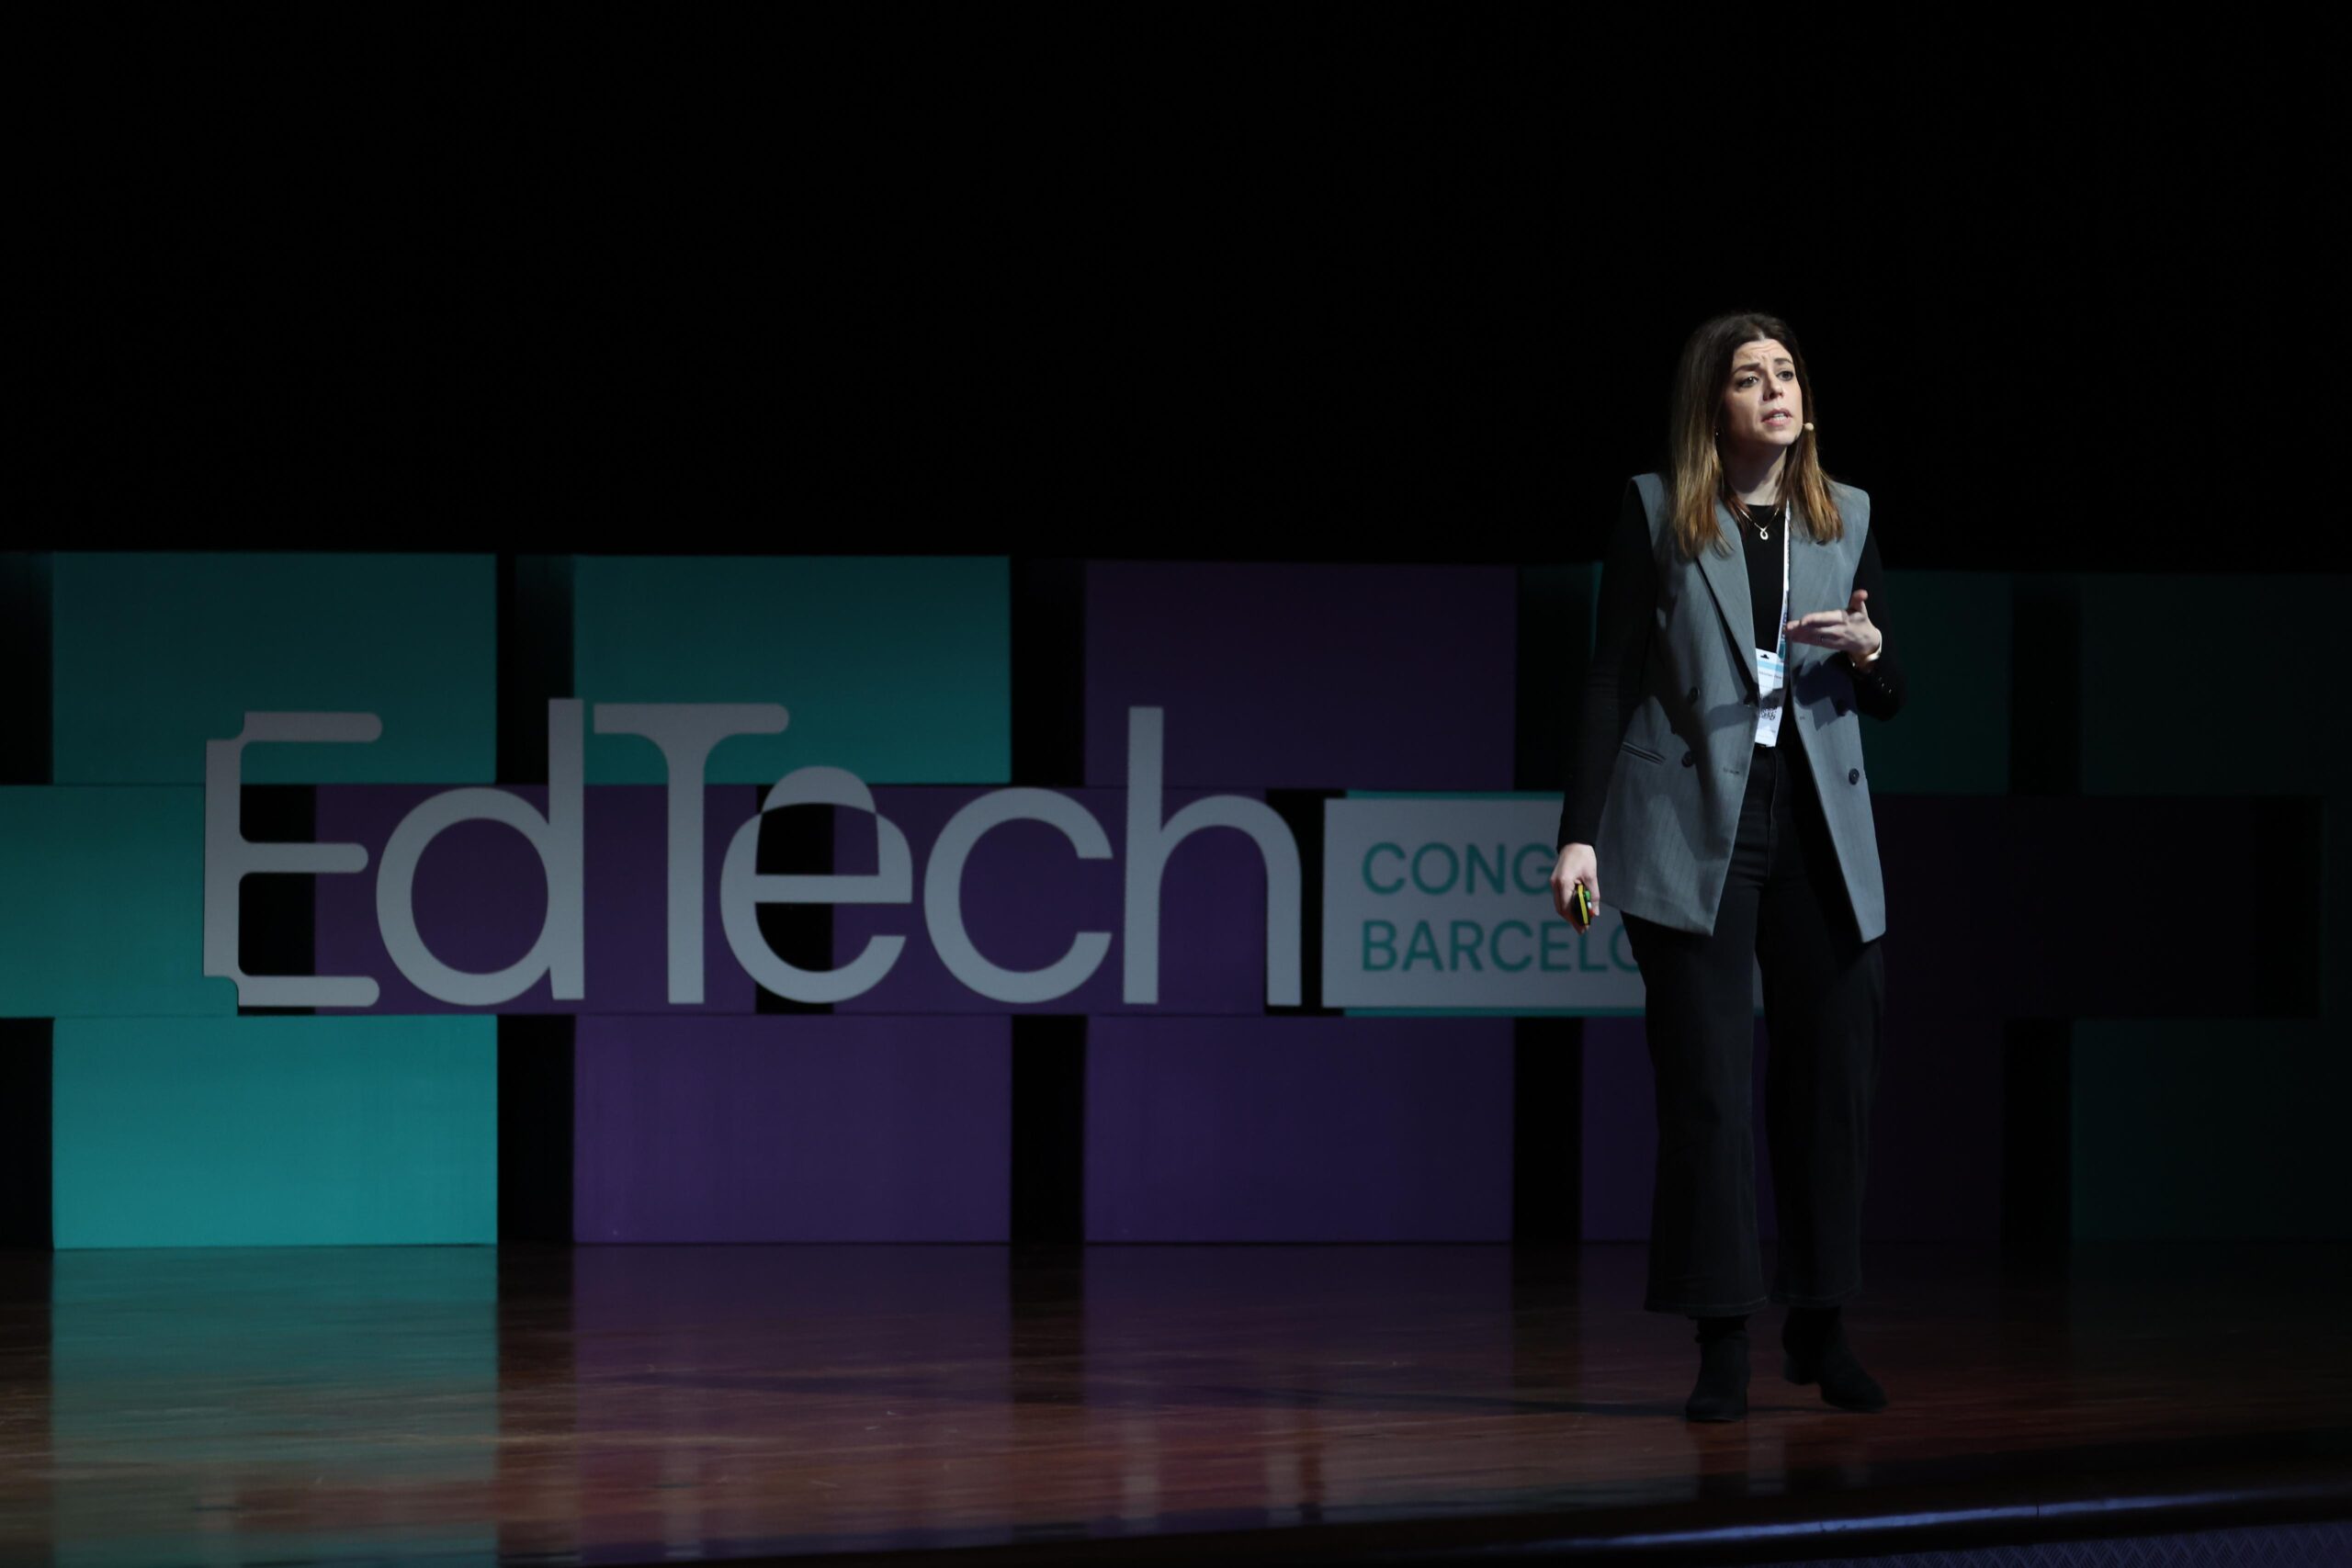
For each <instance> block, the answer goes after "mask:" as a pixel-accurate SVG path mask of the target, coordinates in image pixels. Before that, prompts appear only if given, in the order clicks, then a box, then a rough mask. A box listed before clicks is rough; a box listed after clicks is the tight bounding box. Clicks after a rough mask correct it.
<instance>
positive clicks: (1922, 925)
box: [0, 553, 2352, 1248]
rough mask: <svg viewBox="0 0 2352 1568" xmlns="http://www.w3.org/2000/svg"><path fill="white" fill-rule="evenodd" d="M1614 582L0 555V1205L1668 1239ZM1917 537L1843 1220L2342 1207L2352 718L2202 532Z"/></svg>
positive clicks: (2133, 1229) (989, 563) (586, 1233)
mask: <svg viewBox="0 0 2352 1568" xmlns="http://www.w3.org/2000/svg"><path fill="white" fill-rule="evenodd" d="M1594 579H1595V572H1594V570H1593V569H1591V568H1589V567H1583V566H1546V567H1529V568H1524V569H1513V568H1510V567H1500V566H1498V567H1475V566H1471V567H1465V566H1373V565H1353V564H1345V563H1334V564H1238V563H1216V562H1155V561H1132V560H1092V561H1077V560H1055V561H1042V562H1041V561H1023V562H1020V563H1015V562H1013V561H1010V560H1007V559H1005V558H907V557H876V558H860V557H780V558H779V557H763V558H708V557H697V558H656V557H588V556H582V557H571V558H523V559H519V560H518V559H513V558H508V559H505V560H503V561H502V560H501V559H499V558H493V557H491V556H486V555H485V556H430V555H350V554H323V553H322V554H315V555H253V554H245V555H232V554H217V555H129V554H110V555H96V554H92V555H75V554H58V555H54V556H17V557H12V558H7V560H6V569H5V571H0V592H5V596H6V603H5V604H0V611H5V613H6V617H7V619H8V622H9V625H10V626H11V627H12V631H11V634H10V641H9V644H8V647H9V649H11V650H12V652H13V654H14V657H12V659H11V660H10V667H9V669H8V670H7V672H6V679H7V681H8V682H9V683H10V684H9V696H10V713H11V715H12V719H11V722H12V724H14V725H15V726H16V733H15V734H14V735H13V737H12V739H10V741H9V747H8V750H7V752H6V762H7V768H8V773H7V774H6V777H7V779H8V781H9V782H8V783H7V784H6V785H5V786H0V889H5V900H0V1014H5V1015H6V1020H7V1021H6V1024H5V1026H0V1051H5V1053H6V1061H7V1063H8V1068H7V1070H8V1073H9V1077H8V1079H7V1081H8V1083H9V1084H11V1085H14V1086H16V1087H17V1088H18V1089H24V1090H25V1091H26V1092H21V1093H18V1094H17V1095H15V1096H14V1098H13V1101H12V1107H11V1109H10V1110H9V1111H8V1112H7V1116H8V1121H7V1122H6V1125H5V1126H0V1137H6V1138H9V1139H13V1140H14V1144H15V1146H17V1147H19V1148H22V1147H37V1148H38V1149H39V1150H40V1151H41V1152H40V1168H37V1169H35V1168H31V1167H30V1163H29V1162H28V1160H27V1159H23V1158H19V1159H17V1161H16V1162H15V1163H14V1164H11V1165H8V1166H6V1170H8V1171H9V1172H11V1173H13V1174H11V1175H10V1177H9V1179H10V1181H11V1182H12V1183H13V1184H14V1187H13V1190H12V1193H11V1197H12V1200H13V1201H14V1207H13V1208H11V1209H9V1211H8V1212H9V1213H13V1214H16V1215H17V1216H18V1217H17V1219H15V1220H14V1221H12V1222H10V1223H11V1224H12V1226H13V1234H12V1235H9V1236H7V1237H5V1238H0V1239H6V1240H12V1241H17V1242H24V1241H28V1240H34V1241H39V1240H53V1243H54V1245H56V1246H57V1247H75V1248H81V1247H154V1246H213V1245H251V1244H314V1245H315V1244H350V1243H448V1242H478V1243H488V1242H492V1241H496V1240H498V1239H500V1238H501V1236H502V1235H509V1236H515V1235H524V1234H530V1235H569V1236H571V1237H573V1238H575V1239H577V1240H580V1241H583V1242H660V1241H777V1240H809V1241H944V1242H1001V1241H1005V1240H1008V1239H1014V1238H1022V1239H1026V1238H1031V1237H1035V1238H1042V1239H1051V1238H1062V1239H1081V1238H1082V1239H1086V1240H1091V1241H1234V1240H1248V1241H1291V1240H1312V1241H1390V1240H1395V1241H1430V1240H1441V1241H1464V1242H1476V1241H1501V1240H1508V1239H1511V1238H1512V1237H1514V1236H1515V1235H1516V1236H1521V1237H1533V1236H1544V1237H1555V1238H1556V1237H1561V1236H1581V1237H1584V1238H1586V1239H1591V1240H1604V1239H1617V1240H1638V1239H1640V1238H1641V1237H1643V1236H1644V1235H1645V1234H1646V1227H1647V1223H1648V1201H1649V1192H1650V1180H1651V1161H1652V1158H1653V1156H1654V1145H1653V1143H1652V1125H1653V1109H1652V1101H1651V1098H1650V1088H1649V1078H1648V1064H1647V1060H1646V1057H1645V1052H1644V1046H1643V1041H1642V1032H1641V1023H1640V1010H1641V1007H1642V988H1641V977H1640V975H1639V973H1638V971H1637V970H1636V969H1635V968H1634V964H1633V963H1632V959H1631V955H1630V953H1629V952H1628V950H1627V948H1626V945H1625V942H1624V939H1623V928H1622V926H1621V925H1620V924H1619V922H1618V920H1617V919H1616V915H1615V911H1614V910H1613V908H1610V907H1609V906H1608V898H1607V895H1608V886H1609V885H1608V869H1607V868H1606V867H1605V866H1604V867H1603V868H1602V872H1601V878H1602V880H1601V887H1602V895H1603V904H1604V914H1603V919H1602V921H1601V923H1600V925H1599V926H1598V927H1597V928H1596V929H1595V930H1594V931H1591V932H1589V933H1587V934H1586V935H1584V936H1581V937H1579V936H1578V935H1577V933H1576V932H1575V931H1573V930H1572V929H1570V928H1569V927H1567V926H1566V924H1564V923H1563V922H1561V921H1560V920H1559V919H1557V918H1556V917H1555V915H1554V914H1553V913H1552V910H1551V905H1550V898H1549V894H1548V891H1547V888H1546V878H1547V876H1548V874H1549V870H1550V866H1551V863H1552V847H1551V846H1552V837H1553V830H1554V826H1555V820H1556V817H1557V812H1558V806H1559V795H1558V788H1559V779H1560V767H1561V759H1562V756H1563V753H1564V749H1565V746H1566V738H1567V735H1568V733H1569V731H1570V728H1571V725H1572V723H1573V718H1574V704H1575V696H1574V694H1575V692H1576V689H1577V685H1576V682H1577V674H1578V672H1579V671H1580V669H1581V667H1582V663H1583V660H1584V658H1585V654H1586V649H1587V648H1588V647H1589V634H1590V622H1591V609H1592V596H1593V590H1594V587H1595V581H1594ZM2248 581H2254V580H2248ZM2245 592H2248V593H2249V594H2251V595H2253V596H2254V597H2256V598H2257V599H2260V600H2261V601H2262V602H2264V603H2266V604H2271V605H2273V606H2274V607H2277V608H2278V614H2277V615H2276V616H2275V624H2276V625H2277V626H2278V627H2279V628H2280V636H2281V637H2284V638H2286V639H2287V641H2288V642H2289V643H2292V642H2293V641H2294V639H2296V638H2297V637H2301V638H2303V639H2304V640H2305V641H2307V642H2310V643H2311V644H2312V647H2311V648H2310V649H2309V651H2310V652H2311V653H2312V654H2313V655H2316V654H2317V652H2318V649H2317V647H2316V638H2317V635H2318V634H2317V631H2316V629H2315V628H2317V627H2319V626H2323V625H2324V619H2323V616H2322V611H2323V610H2324V600H2325V598H2326V595H2327V593H2328V592H2341V584H2340V582H2339V583H2336V584H2334V585H2330V584H2326V583H2314V582H2312V581H2306V580H2296V581H2271V580H2260V581H2255V585H2254V586H2253V587H2250V588H2248V589H2246V590H2245ZM1885 597H1886V599H1887V601H1888V603H1887V605H1886V615H1887V621H1888V630H1889V636H1890V638H1891V639H1893V640H1894V641H1898V642H1899V643H1900V644H1901V646H1902V649H1903V653H1904V659H1905V666H1906V669H1907V670H1908V671H1910V679H1911V690H1910V695H1909V702H1908V705H1907V707H1906V709H1905V712H1904V713H1903V714H1902V715H1901V716H1898V717H1897V718H1896V719H1895V720H1894V721H1892V722H1891V723H1884V724H1882V723H1880V722H1878V721H1875V720H1866V721H1865V723H1864V730H1865V740H1864V743H1865V747H1866V750H1867V755H1868V758H1869V766H1870V770H1871V788H1872V793H1873V797H1874V800H1875V801H1876V802H1877V805H1878V819H1879V828H1880V835H1881V842H1882V850H1883V856H1884V859H1885V863H1886V868H1887V885H1888V905H1889V930H1888V934H1887V937H1886V939H1885V940H1886V942H1887V952H1888V959H1889V971H1890V984H1891V991H1890V998H1889V1007H1890V1011H1889V1020H1888V1028H1887V1035H1886V1064H1885V1068H1884V1074H1883V1079H1882V1089H1881V1098H1880V1103H1879V1121H1878V1128H1877V1152H1876V1156H1875V1159H1874V1164H1873V1172H1872V1188H1871V1209H1870V1214H1869V1229H1870V1234H1871V1235H1873V1236H1876V1237H1879V1238H1881V1239H1900V1238H1914V1239H1923V1240H1924V1239H1974V1240H1985V1241H1990V1240H1993V1239H1996V1237H1998V1236H1999V1235H2002V1234H2003V1232H2004V1230H2005V1228H2006V1229H2012V1230H2013V1229H2015V1228H2016V1227H2018V1225H2019V1224H2035V1225H2038V1226H2042V1227H2045V1228H2046V1227H2050V1226H2053V1225H2054V1226H2055V1227H2056V1228H2057V1229H2059V1230H2062V1231H2063V1232H2064V1233H2065V1234H2068V1235H2075V1236H2078V1237H2098V1236H2128V1235H2249V1236H2253V1235H2343V1234H2345V1232H2346V1224H2347V1222H2346V1219H2345V1218H2344V1216H2343V1214H2342V1213H2341V1212H2340V1210H2339V1208H2338V1206H2336V1205H2335V1204H2334V1203H2332V1202H2331V1201H2328V1199H2327V1195H2328V1193H2329V1192H2330V1191H2331V1190H2332V1188H2331V1186H2330V1182H2329V1179H2328V1176H2327V1172H2326V1170H2325V1169H2324V1162H2325V1160H2326V1158H2327V1157H2328V1156H2329V1153H2330V1149H2331V1145H2330V1143H2329V1140H2328V1138H2327V1136H2326V1132H2327V1129H2326V1125H2325V1122H2326V1116H2327V1111H2326V1108H2327V1107H2328V1106H2330V1105H2332V1104H2334V1103H2337V1102H2339V1101H2340V1100H2341V1099H2342V1098H2343V1097H2344V1096H2345V1095H2346V1093H2347V1092H2352V1071H2347V1066H2346V1059H2345V1056H2344V1055H2343V1053H2342V1052H2341V1050H2340V1048H2339V1042H2338V1041H2337V1040H2336V1037H2335V1032H2333V1031H2334V1030H2335V1028H2336V1027H2337V1024H2336V1021H2338V1020H2340V1019H2341V1017H2342V1014H2343V1009H2344V998H2345V996H2346V991H2345V984H2344V983H2345V979H2346V960H2345V953H2344V952H2343V951H2342V949H2343V947H2344V945H2345V944H2344V943H2343V942H2341V941H2340V940H2339V941H2337V942H2333V943H2330V942H2327V941H2326V938H2325V932H2326V931H2327V930H2329V929H2330V922H2333V928H2332V929H2334V930H2335V931H2343V930H2345V929H2347V928H2346V925H2345V924H2344V919H2345V916H2346V909H2345V907H2344V894H2343V892H2342V889H2344V888H2345V887H2346V886H2347V885H2352V877H2347V876H2346V872H2347V871H2352V866H2347V865H2346V848H2345V846H2346V841H2347V835H2346V833H2345V832H2344V831H2343V824H2344V818H2343V815H2342V813H2343V809H2344V806H2345V800H2346V795H2345V793H2344V792H2345V789H2346V785H2345V784H2344V780H2345V778H2346V776H2347V775H2346V768H2345V767H2344V762H2345V761H2346V757H2345V751H2346V742H2345V740H2344V739H2343V729H2342V727H2313V726H2310V725H2308V724H2302V723H2299V722H2296V721H2295V720H2294V719H2293V717H2292V714H2291V707H2290V703H2291V696H2292V694H2291V692H2290V691H2289V690H2288V689H2287V687H2286V686H2285V685H2284V684H2282V683H2280V682H2277V681H2276V680H2269V679H2266V680H2262V681H2256V680H2254V679H2252V678H2251V677H2250V676H2248V675H2245V674H2243V673H2238V672H2235V671H2233V670H2232V669H2231V668H2230V667H2228V666H2225V665H2222V664H2221V663H2219V662H2217V661H2206V660H2184V659H2183V657H2182V656H2181V644H2180V641H2179V627H2180V626H2183V625H2185V624H2188V623H2189V622H2191V621H2193V619H2194V618H2195V615H2197V614H2198V612H2199V605H2200V604H2202V600H2201V599H2199V598H2198V596H2197V595H2196V594H2195V593H2193V592H2191V586H2190V585H2188V584H2186V583H2182V582H2177V581H2174V580H2169V579H2130V578H2120V579H2086V580H2076V579H2050V578H2039V577H2037V578H2018V579H2011V578H2007V577H2001V576H1990V575H1983V574H1931V573H1911V572H1902V571H1896V572H1894V573H1892V574H1891V575H1890V581H1889V586H1888V591H1887V593H1886V595H1885ZM2277 658H2278V656H2277V654H2276V651H2275V650H2274V652H2273V654H2271V655H2266V659H2265V668H2266V669H2268V670H2270V671H2272V672H2273V673H2274V674H2275V673H2276V671H2278V668H2280V666H2279V665H2278V662H2277ZM2220 705H2229V706H2230V707H2231V708H2232V709H2233V712H2234V714H2235V715H2236V716H2237V718H2236V722H2238V723H2240V724H2245V725H2250V726H2251V728H2250V729H2249V730H2248V731H2247V732H2249V733H2267V734H2268V735H2269V736H2270V737H2271V738H2272V739H2273V741H2274V742H2275V743H2276V744H2275V747H2274V749H2273V750H2271V751H2270V752H2269V753H2268V754H2267V755H2265V756H2264V757H2263V758H2261V759H2260V760H2259V765H2249V764H2248V763H2247V761H2245V759H2243V758H2234V757H2230V756H2226V755H2223V754H2221V753H2218V752H2216V751H2214V750H2211V749H2210V748H2205V747H2201V746H2199V745H2197V744H2195V743H2194V742H2195V740H2196V739H2197V737H2198V736H2199V734H2200V733H2201V730H2200V729H2199V725H2200V723H2201V720H2199V717H2198V716H2199V714H2208V715H2210V714H2211V713H2212V712H2214V711H2216V709H2217V708H2218V707H2219V706H2220ZM2271 719H2275V720H2276V723H2275V724H2270V723H2267V722H2266V721H2267V720H2271ZM2192 894H2194V895H2195V896H2194V897H2192V896H2191V895H2192ZM1758 996H1759V998H1760V989H1759V992H1758ZM1768 1050H1769V1039H1768V1037H1767V1035H1766V1033H1765V1032H1764V1029H1763V1025H1762V1021H1761V1019H1760V1018H1759V1020H1758V1030H1757V1034H1756V1038H1755V1053H1754V1058H1755V1059H1754V1067H1755V1074H1756V1080H1757V1083H1758V1095H1757V1101H1758V1107H1759V1108H1760V1106H1761V1102H1762V1095H1761V1083H1762V1077H1763V1073H1764V1070H1765V1066H1766V1061H1767V1053H1768ZM28 1086H30V1087H29V1088H28ZM2286 1091H2291V1092H2286ZM1766 1137H1767V1133H1766V1130H1765V1129H1764V1127H1763V1126H1762V1125H1761V1122H1760V1120H1759V1124H1758V1161H1759V1170H1758V1190H1759V1196H1760V1199H1761V1202H1762V1209H1763V1212H1762V1215H1761V1224H1762V1227H1763V1233H1764V1235H1766V1236H1768V1237H1770V1236H1771V1235H1774V1234H1776V1226H1775V1223H1774V1216H1773V1213H1772V1208H1771V1204H1772V1196H1771V1188H1770V1167H1769V1163H1768V1161H1767V1160H1766V1157H1765V1154H1766ZM2053 1205H2054V1206H2055V1208H2056V1210H2057V1211H2058V1213H2057V1214H2056V1216H2055V1218H2054V1219H2052V1216H2051V1215H2050V1213H2049V1211H2051V1210H2052V1206H2053ZM35 1211H37V1215H36V1218H35V1219H32V1220H28V1219H26V1218H25V1217H24V1216H25V1214H27V1213H32V1212H35ZM551 1215H552V1216H553V1217H552V1218H550V1216H551ZM2037 1216H2038V1217H2037Z"/></svg>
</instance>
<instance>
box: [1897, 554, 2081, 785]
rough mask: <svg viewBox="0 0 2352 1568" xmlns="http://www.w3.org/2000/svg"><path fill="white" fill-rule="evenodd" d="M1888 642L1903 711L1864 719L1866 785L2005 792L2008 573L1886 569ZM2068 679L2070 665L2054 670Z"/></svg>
mask: <svg viewBox="0 0 2352 1568" xmlns="http://www.w3.org/2000/svg"><path fill="white" fill-rule="evenodd" d="M1885 592H1886V601H1887V603H1886V614H1887V618H1888V623H1889V624H1888V626H1887V627H1886V646H1887V647H1888V649H1900V650H1901V658H1902V660H1903V711H1902V712H1900V713H1898V714H1896V715H1895V716H1894V717H1893V718H1891V719H1887V720H1884V721H1883V722H1882V721H1881V720H1878V719H1875V718H1871V717H1867V716H1865V717H1864V718H1863V720H1862V749H1863V751H1864V753H1865V754H1866V755H1867V756H1868V757H1869V759H1870V767H1871V789H1873V790H1875V791H1878V792H1879V793H1881V794H1885V795H2005V794H2007V792H2008V787H2009V706H2010V705H2009V680H2010V666H2011V658H2010V648H2009V631H2010V619H2011V615H2010V612H2011V604H2010V581H2009V577H2008V574H2007V573H2006V572H1991V571H1890V572H1888V573H1887V574H1886V590H1885ZM2051 678H2052V679H2054V680H2064V679H2067V678H2068V675H2067V672H2066V671H2052V672H2051Z"/></svg>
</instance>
